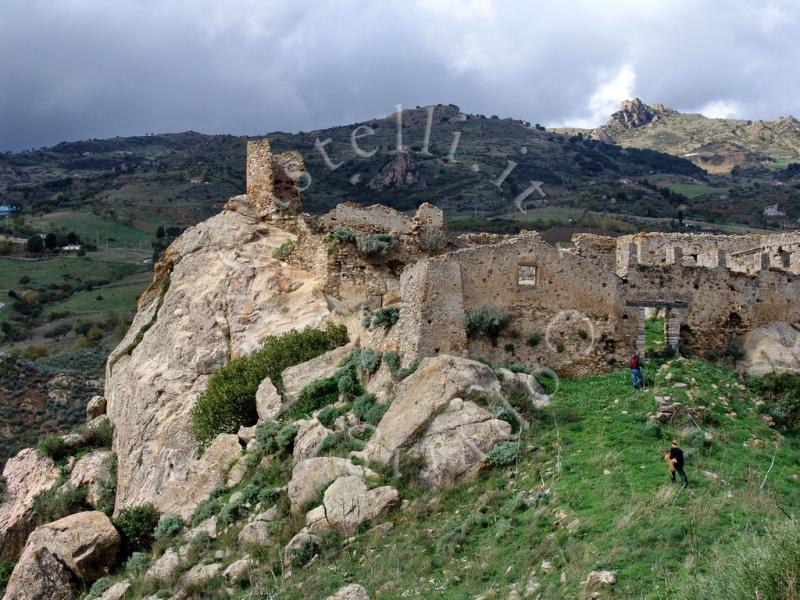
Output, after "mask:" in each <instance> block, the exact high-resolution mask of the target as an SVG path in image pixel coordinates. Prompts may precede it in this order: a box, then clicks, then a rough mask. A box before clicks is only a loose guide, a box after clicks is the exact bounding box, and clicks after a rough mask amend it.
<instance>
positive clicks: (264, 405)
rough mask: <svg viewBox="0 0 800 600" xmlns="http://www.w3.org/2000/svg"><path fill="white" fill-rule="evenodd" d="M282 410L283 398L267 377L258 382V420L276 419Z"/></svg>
mask: <svg viewBox="0 0 800 600" xmlns="http://www.w3.org/2000/svg"><path fill="white" fill-rule="evenodd" d="M282 410H283V398H281V395H280V394H279V393H278V390H277V389H276V388H275V386H274V385H273V384H272V380H270V378H269V377H266V378H264V380H263V381H262V382H261V383H260V384H259V386H258V390H256V412H257V413H258V420H259V421H270V420H273V419H277V418H278V415H280V414H281V411H282Z"/></svg>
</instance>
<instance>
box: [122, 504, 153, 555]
mask: <svg viewBox="0 0 800 600" xmlns="http://www.w3.org/2000/svg"><path fill="white" fill-rule="evenodd" d="M158 521H159V516H158V511H157V510H156V508H155V507H154V506H153V505H152V504H141V505H139V506H131V507H129V508H124V509H122V511H121V512H120V513H119V516H118V517H117V518H116V519H114V526H115V527H116V528H117V530H118V531H119V534H120V537H121V538H122V548H123V554H125V555H127V554H130V553H132V552H133V553H135V552H141V551H145V550H148V549H149V548H150V546H151V545H152V544H153V539H154V537H153V532H154V530H155V527H156V525H157V524H158Z"/></svg>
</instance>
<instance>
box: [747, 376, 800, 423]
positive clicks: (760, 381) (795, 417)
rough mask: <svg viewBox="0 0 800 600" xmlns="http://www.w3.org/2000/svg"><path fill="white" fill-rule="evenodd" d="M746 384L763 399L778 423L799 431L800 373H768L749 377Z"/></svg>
mask: <svg viewBox="0 0 800 600" xmlns="http://www.w3.org/2000/svg"><path fill="white" fill-rule="evenodd" d="M747 386H748V387H749V388H750V389H751V390H752V391H753V392H755V393H756V394H758V395H759V396H761V397H762V398H763V399H764V402H765V407H766V408H767V409H768V411H769V412H770V414H771V415H772V416H773V418H775V420H776V421H777V422H778V423H780V424H781V425H783V426H785V427H788V428H789V429H792V430H795V431H800V375H798V374H796V373H777V374H776V373H770V374H768V375H764V376H763V377H758V378H756V377H751V378H749V379H748V380H747Z"/></svg>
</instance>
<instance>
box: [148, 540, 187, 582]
mask: <svg viewBox="0 0 800 600" xmlns="http://www.w3.org/2000/svg"><path fill="white" fill-rule="evenodd" d="M180 567H181V559H180V556H178V553H177V552H175V550H173V549H172V548H168V549H167V551H166V552H164V554H162V555H161V556H159V557H158V559H157V560H156V561H155V562H154V563H153V564H152V565H150V568H149V569H147V572H146V573H145V575H144V578H145V580H146V581H149V582H152V583H171V582H172V581H173V580H174V579H175V577H176V576H177V575H178V572H179V571H180Z"/></svg>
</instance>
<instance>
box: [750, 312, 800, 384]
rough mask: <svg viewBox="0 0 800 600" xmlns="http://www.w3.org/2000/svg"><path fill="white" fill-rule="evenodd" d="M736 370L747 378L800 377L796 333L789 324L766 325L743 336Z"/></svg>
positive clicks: (798, 336)
mask: <svg viewBox="0 0 800 600" xmlns="http://www.w3.org/2000/svg"><path fill="white" fill-rule="evenodd" d="M742 346H743V348H744V353H745V354H744V357H743V358H742V359H741V360H740V361H739V362H738V364H737V366H738V367H739V369H740V370H741V371H743V372H745V373H747V374H748V375H753V376H756V377H758V376H761V375H767V374H768V373H800V331H799V330H798V328H797V327H796V326H793V325H790V324H789V323H781V322H776V323H770V324H769V325H764V326H763V327H757V328H755V329H753V330H752V331H750V332H749V333H748V334H747V336H745V339H744V342H743V343H742Z"/></svg>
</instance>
